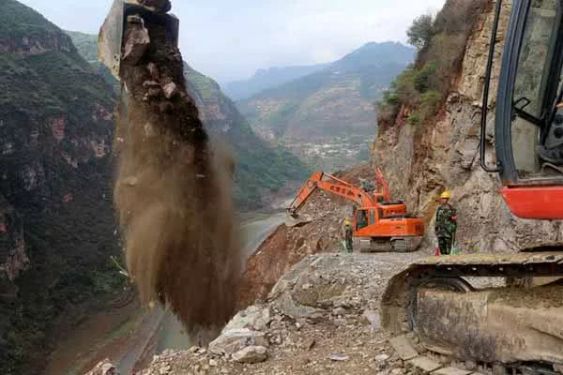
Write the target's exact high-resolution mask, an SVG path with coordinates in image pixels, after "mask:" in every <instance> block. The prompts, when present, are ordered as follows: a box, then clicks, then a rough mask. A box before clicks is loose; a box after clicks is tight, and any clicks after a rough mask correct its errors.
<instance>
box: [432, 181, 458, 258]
mask: <svg viewBox="0 0 563 375" xmlns="http://www.w3.org/2000/svg"><path fill="white" fill-rule="evenodd" d="M451 198H452V194H451V193H450V192H449V191H447V190H446V191H444V192H443V193H442V194H441V195H440V207H438V210H437V211H436V224H435V227H434V232H435V233H436V237H437V238H438V247H439V248H440V254H441V255H450V254H451V251H452V246H453V243H454V240H455V233H456V230H457V212H456V209H455V208H454V207H453V206H452V205H451V204H450V199H451Z"/></svg>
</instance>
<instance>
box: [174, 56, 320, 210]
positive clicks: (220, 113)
mask: <svg viewBox="0 0 563 375" xmlns="http://www.w3.org/2000/svg"><path fill="white" fill-rule="evenodd" d="M185 74H186V79H187V82H188V90H189V91H190V94H191V95H192V97H193V98H194V99H195V102H196V104H197V106H198V108H199V110H200V116H201V119H202V121H203V123H204V124H205V126H206V128H207V129H209V130H210V131H211V133H212V135H214V136H215V137H217V138H220V139H223V140H224V141H226V142H227V143H228V144H231V145H232V147H233V149H234V152H235V156H236V160H237V173H236V185H235V197H236V198H237V200H238V201H239V202H240V203H241V204H244V205H245V207H249V208H259V207H260V206H262V204H263V203H265V202H263V197H264V195H265V194H266V195H267V194H269V193H271V192H272V191H277V190H279V189H281V188H283V187H284V186H285V185H287V184H288V183H293V184H295V183H302V182H303V180H304V179H305V178H306V177H308V174H309V171H308V169H307V167H306V166H305V165H304V164H303V163H302V162H301V161H300V160H299V159H298V158H297V157H296V156H294V155H293V154H291V153H290V152H289V151H288V150H286V149H284V148H283V147H280V146H275V145H274V146H272V145H269V144H268V143H266V142H265V141H264V140H262V139H260V138H259V137H258V136H257V135H256V134H255V133H254V131H253V130H252V128H251V127H250V125H249V124H248V121H247V120H246V119H245V118H244V117H243V116H242V115H241V114H240V112H239V111H238V109H237V107H236V106H235V104H234V103H233V102H232V101H231V100H230V99H229V98H228V97H227V96H225V95H224V94H223V92H222V91H221V88H220V87H219V85H218V84H217V83H216V82H215V81H214V80H212V79H211V78H209V77H207V76H205V75H203V74H201V73H199V72H197V71H195V70H193V69H192V68H191V67H189V66H188V65H187V64H186V67H185Z"/></svg>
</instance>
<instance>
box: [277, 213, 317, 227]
mask: <svg viewBox="0 0 563 375" xmlns="http://www.w3.org/2000/svg"><path fill="white" fill-rule="evenodd" d="M312 221H313V219H312V218H311V217H310V216H309V215H291V214H289V213H288V214H287V215H286V217H285V222H284V223H285V226H287V227H290V228H293V227H302V226H303V225H306V224H309V223H310V222H312Z"/></svg>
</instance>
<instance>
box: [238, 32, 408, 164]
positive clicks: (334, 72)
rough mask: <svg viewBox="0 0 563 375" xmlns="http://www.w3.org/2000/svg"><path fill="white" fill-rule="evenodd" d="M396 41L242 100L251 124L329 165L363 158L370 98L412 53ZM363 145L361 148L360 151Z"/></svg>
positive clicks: (269, 137)
mask: <svg viewBox="0 0 563 375" xmlns="http://www.w3.org/2000/svg"><path fill="white" fill-rule="evenodd" d="M413 54H414V52H413V50H412V49H411V48H409V47H406V46H403V45H401V44H399V43H369V44H366V45H365V46H363V47H362V48H360V49H358V50H356V51H354V52H353V53H351V54H349V55H347V56H345V57H344V58H342V59H341V60H339V61H337V62H335V63H333V64H331V65H329V66H328V67H327V68H325V69H323V70H321V71H319V72H316V73H313V74H310V75H308V76H305V77H303V78H300V79H297V80H294V81H292V82H290V83H287V84H285V85H282V86H280V87H276V88H273V89H270V90H266V91H264V92H262V93H260V94H257V95H255V96H254V97H252V98H250V99H247V100H244V101H241V102H240V103H239V108H240V109H241V111H242V113H243V114H244V115H245V116H246V117H247V118H248V119H249V121H250V123H251V126H252V127H253V129H254V130H255V131H256V132H258V133H259V134H260V135H261V136H262V137H263V138H264V139H267V140H269V141H271V142H272V143H274V144H283V145H287V146H288V147H291V149H292V151H293V152H294V153H295V154H297V155H299V156H300V157H302V158H303V159H305V160H307V161H308V162H309V163H311V164H315V165H318V164H320V166H321V167H323V168H325V169H328V170H332V169H335V168H343V167H346V166H350V165H352V164H354V162H357V161H359V160H361V159H364V158H366V159H367V152H366V151H367V145H366V142H365V139H366V137H369V138H371V137H373V135H374V133H375V124H374V121H373V119H374V116H375V112H374V107H373V103H374V102H375V100H376V99H377V98H378V97H379V96H380V95H381V94H382V93H383V91H384V90H385V89H386V88H387V87H388V86H389V84H390V83H391V81H392V80H393V78H394V77H395V76H396V75H397V74H399V73H400V72H401V71H402V70H403V69H404V68H405V67H406V66H407V65H408V64H409V63H410V62H411V61H412V58H413ZM362 146H363V148H364V152H363V153H361V152H360V151H361V149H362Z"/></svg>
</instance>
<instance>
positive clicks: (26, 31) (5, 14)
mask: <svg viewBox="0 0 563 375" xmlns="http://www.w3.org/2000/svg"><path fill="white" fill-rule="evenodd" d="M1 7H2V11H1V12H0V41H1V40H9V39H12V38H21V37H28V38H29V37H45V36H48V35H53V34H55V35H56V34H58V33H59V30H58V28H57V27H56V26H55V25H53V24H51V23H49V22H48V21H47V20H46V19H45V18H44V17H43V16H42V15H41V14H39V13H37V12H33V11H30V10H31V9H30V8H28V7H26V6H25V5H23V4H20V3H18V2H16V1H13V0H4V1H2V2H1Z"/></svg>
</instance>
